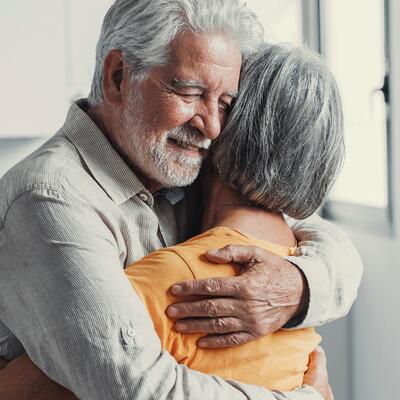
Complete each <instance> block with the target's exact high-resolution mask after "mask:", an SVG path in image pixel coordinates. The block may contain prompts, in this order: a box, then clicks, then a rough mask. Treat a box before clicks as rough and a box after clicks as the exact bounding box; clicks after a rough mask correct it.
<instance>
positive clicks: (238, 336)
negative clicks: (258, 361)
mask: <svg viewBox="0 0 400 400" xmlns="http://www.w3.org/2000/svg"><path fill="white" fill-rule="evenodd" d="M255 338H256V337H255V336H254V335H252V334H251V333H248V332H236V333H227V334H223V335H210V336H205V337H204V338H202V339H200V340H199V342H198V345H199V347H202V348H207V349H219V348H225V347H236V346H240V345H242V344H245V343H248V342H251V341H252V340H254V339H255Z"/></svg>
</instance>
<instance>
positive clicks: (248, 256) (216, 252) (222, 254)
mask: <svg viewBox="0 0 400 400" xmlns="http://www.w3.org/2000/svg"><path fill="white" fill-rule="evenodd" d="M205 254H206V257H207V258H208V259H209V260H210V261H213V262H215V263H218V264H226V263H229V262H234V263H238V264H246V263H256V262H261V261H263V256H264V257H265V254H268V253H267V252H266V251H265V250H263V249H260V248H259V247H256V246H243V245H236V244H230V245H228V246H225V247H223V248H221V249H212V250H208V251H207V252H206V253H205Z"/></svg>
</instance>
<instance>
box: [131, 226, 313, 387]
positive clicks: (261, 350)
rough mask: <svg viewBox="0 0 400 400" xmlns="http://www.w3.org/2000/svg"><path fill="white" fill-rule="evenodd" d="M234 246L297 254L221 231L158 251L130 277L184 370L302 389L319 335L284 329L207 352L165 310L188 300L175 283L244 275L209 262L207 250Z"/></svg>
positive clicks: (195, 336) (138, 264)
mask: <svg viewBox="0 0 400 400" xmlns="http://www.w3.org/2000/svg"><path fill="white" fill-rule="evenodd" d="M228 244H240V245H251V246H254V245H256V246H259V247H262V248H264V249H265V250H268V251H270V252H272V253H275V254H277V255H280V256H285V255H293V252H294V249H292V248H287V247H284V246H279V245H275V244H271V243H268V242H265V241H262V240H259V239H256V238H252V237H248V236H246V235H243V234H242V233H240V232H238V231H235V230H233V229H229V228H225V227H216V228H213V229H210V230H208V231H207V232H204V233H202V234H201V235H198V236H196V237H194V238H192V239H190V240H188V241H186V242H184V243H181V244H178V245H176V246H173V247H169V248H165V249H160V250H158V251H155V252H153V253H151V254H149V255H148V256H147V257H144V258H142V259H141V260H139V261H138V262H136V263H135V264H133V265H131V266H129V267H127V268H126V270H125V271H126V274H127V276H128V278H129V280H130V282H131V283H132V285H133V287H134V288H135V290H136V291H137V293H138V294H139V296H140V297H141V299H142V300H143V302H144V303H145V305H146V306H147V309H148V311H149V313H150V316H151V318H152V320H153V323H154V327H155V329H156V331H157V334H158V336H159V337H160V339H161V345H162V348H163V349H165V350H167V351H168V352H169V353H170V354H171V355H172V356H173V357H174V358H175V359H176V360H177V361H178V362H179V363H180V364H185V365H187V366H188V367H190V368H192V369H195V370H198V371H201V372H204V373H207V374H211V375H218V376H220V377H222V378H224V379H229V380H237V381H241V382H244V383H249V384H254V385H259V386H264V387H266V388H268V389H270V390H292V389H294V388H296V387H298V386H301V385H302V382H303V377H304V372H305V371H306V370H307V367H308V362H309V355H310V353H311V352H312V351H313V350H314V349H315V348H316V347H317V345H318V343H319V342H320V336H319V335H318V334H317V333H315V331H314V329H311V328H308V329H298V330H283V329H281V330H279V331H277V332H274V333H272V334H269V335H266V336H263V337H259V338H257V339H256V340H254V341H252V342H250V343H247V344H244V345H241V346H238V347H232V348H224V349H202V348H199V347H198V346H197V341H198V340H199V339H200V338H201V337H203V336H204V334H187V333H186V334H182V333H178V332H176V331H175V330H174V328H173V324H174V321H171V320H170V319H169V318H168V317H167V315H166V313H165V310H166V308H167V307H168V306H169V305H170V304H172V303H177V302H181V301H186V300H188V298H186V299H185V298H178V297H176V296H174V295H172V294H171V293H170V291H169V290H168V289H169V288H170V287H171V286H172V285H173V284H174V283H177V282H179V281H184V280H193V279H203V278H209V277H217V276H235V275H237V274H238V267H237V266H235V265H234V264H233V263H232V264H223V265H220V264H214V263H212V262H211V261H208V260H207V259H206V257H205V256H204V253H205V252H206V250H208V249H215V248H220V247H224V246H226V245H228ZM191 299H193V297H191Z"/></svg>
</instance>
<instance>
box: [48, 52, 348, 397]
mask: <svg viewBox="0 0 400 400" xmlns="http://www.w3.org/2000/svg"><path fill="white" fill-rule="evenodd" d="M343 153H344V145H343V135H342V111H341V105H340V98H339V94H338V90H337V87H336V84H335V81H334V79H333V77H332V75H331V73H330V72H329V71H328V70H327V68H326V67H325V66H324V64H323V63H322V62H321V61H320V60H319V59H318V58H317V57H316V56H315V55H312V54H311V53H309V52H307V51H305V50H302V49H300V48H294V47H290V46H280V45H274V46H266V47H265V48H264V49H263V50H262V51H260V52H259V53H258V54H257V55H256V56H254V57H253V58H252V59H251V60H250V61H249V62H248V63H247V65H246V66H245V67H244V71H243V79H242V84H241V90H240V96H239V98H238V100H237V103H236V104H235V107H234V109H233V111H232V113H231V115H230V118H229V121H228V123H227V126H226V128H225V130H224V132H223V133H222V134H221V135H220V137H219V138H218V139H217V141H216V142H215V144H214V146H213V151H212V157H211V159H210V160H209V165H208V168H207V172H206V174H207V179H203V184H204V185H207V190H204V191H203V192H204V193H206V194H207V196H206V198H205V199H204V203H205V210H204V213H203V223H202V232H203V233H202V234H200V235H198V236H196V237H194V238H192V239H190V240H188V241H186V242H184V243H181V244H178V245H177V246H174V247H170V248H166V249H161V250H158V251H156V252H154V253H152V254H150V255H149V256H147V257H145V258H143V259H141V260H139V261H138V262H137V263H135V264H134V265H132V266H129V267H128V268H127V269H126V274H127V276H128V278H129V280H130V281H131V283H132V285H133V286H134V288H135V290H136V292H137V294H138V295H139V297H140V298H141V299H142V301H143V302H144V303H145V304H146V306H147V309H148V311H149V315H150V317H151V319H152V321H153V323H154V326H155V328H156V331H157V333H158V335H159V337H160V340H161V345H162V347H163V349H165V350H167V351H168V352H169V353H170V354H171V355H172V356H173V357H175V358H176V359H177V361H178V362H179V363H182V364H186V365H187V366H188V367H190V368H192V369H196V370H199V371H202V372H205V373H208V374H213V375H218V376H221V377H223V378H225V379H231V380H238V381H242V382H245V383H251V384H256V385H260V386H265V387H267V388H268V389H272V390H279V391H290V390H295V389H296V388H298V387H300V386H301V385H302V384H303V383H304V382H306V383H313V382H310V381H309V380H308V381H307V379H306V380H305V376H304V374H305V372H306V371H307V368H308V364H309V357H310V354H311V353H312V352H313V350H314V349H315V348H316V346H317V345H318V343H319V340H320V338H319V336H318V335H317V334H316V333H315V332H314V330H313V329H299V330H279V331H277V332H275V333H272V334H269V335H263V332H259V334H260V336H259V337H258V338H257V339H256V340H254V341H251V342H249V343H247V344H245V345H243V346H239V347H232V348H225V349H208V348H207V347H199V346H198V341H199V340H200V339H201V338H202V337H203V336H204V335H205V334H207V332H206V330H204V333H203V334H198V333H179V332H178V331H177V330H175V328H181V329H182V328H184V327H182V326H180V327H179V324H178V325H177V326H176V327H174V322H173V321H171V319H169V318H168V317H167V315H166V313H165V311H166V309H167V307H168V306H170V305H171V304H172V303H175V302H177V301H178V298H177V297H175V296H174V294H173V293H172V292H171V291H170V290H169V288H170V287H171V286H172V285H173V284H174V283H176V282H179V281H184V280H192V279H201V278H207V277H213V276H215V277H217V276H218V277H224V276H226V277H228V276H229V277H232V276H235V275H238V272H239V271H238V267H237V266H236V265H235V264H234V262H235V261H237V262H240V260H235V259H224V255H223V253H222V254H221V253H219V255H218V256H216V255H215V253H213V251H212V250H210V249H213V248H220V247H223V246H225V245H230V246H232V245H233V246H234V245H235V244H239V245H248V246H258V247H261V248H262V249H264V250H263V251H265V252H272V253H275V254H277V255H280V256H282V257H285V256H295V255H296V251H297V250H296V240H295V237H294V235H293V234H292V232H291V230H290V229H289V226H288V224H287V223H286V220H285V217H284V214H286V215H289V216H291V217H294V218H298V219H300V218H305V217H307V216H309V215H311V214H312V213H314V212H315V211H316V210H317V209H318V207H320V206H321V204H322V203H323V201H324V199H325V198H326V196H327V194H328V192H329V189H330V188H331V186H332V184H333V182H334V180H335V177H336V176H337V173H338V170H339V167H340V165H341V162H342V158H343ZM207 251H208V253H207V257H208V258H207V257H205V253H206V252H207ZM209 259H211V260H213V261H214V262H215V261H216V262H218V263H220V265H218V266H216V265H215V263H213V262H210V260H209ZM246 268H248V269H249V270H257V269H259V268H271V269H273V271H272V272H273V273H276V274H280V272H281V271H280V270H279V268H278V267H276V268H275V267H274V266H268V267H266V266H264V265H263V264H262V263H260V262H259V260H258V259H257V256H256V257H255V259H254V261H253V262H252V263H250V264H248V265H247V266H246ZM274 268H275V270H274ZM236 279H238V280H240V279H245V278H243V277H242V276H240V275H238V276H237V278H236ZM283 281H284V280H283ZM260 284H262V283H260ZM248 289H249V291H251V290H252V288H251V287H249V288H248ZM231 290H232V291H233V290H234V287H232V289H231ZM281 294H282V296H284V295H285V287H284V286H282V287H281ZM225 295H226V296H227V297H229V296H230V295H231V293H229V289H228V291H227V293H225ZM183 300H184V299H183ZM191 300H193V298H191ZM179 301H182V298H181V297H180V298H179ZM209 305H210V309H211V310H213V311H214V313H213V314H214V315H215V317H216V319H215V320H216V323H217V324H220V325H221V328H223V331H224V332H226V331H227V330H228V331H229V326H232V327H235V328H237V326H236V324H237V323H238V321H240V320H239V319H237V318H235V314H236V311H237V304H236V303H235V302H234V300H232V304H231V305H232V313H231V317H230V318H225V319H218V316H219V315H218V309H217V308H215V309H213V307H214V306H213V302H212V300H210V302H209ZM260 306H263V302H260V303H257V302H256V301H255V302H254V303H253V305H252V307H253V308H254V309H257V308H258V307H260ZM247 311H248V312H249V313H251V312H252V310H251V309H248V310H247ZM183 323H184V322H183ZM181 324H182V322H181ZM200 324H201V322H200ZM198 328H199V329H197V331H199V330H200V331H201V330H202V327H201V325H200V326H199V327H198ZM227 328H228V329H227ZM240 328H241V333H240V334H241V335H243V336H248V335H250V334H249V333H248V332H247V329H246V326H241V327H240ZM221 330H222V329H221ZM235 330H236V329H235ZM133 336H134V334H133V332H128V331H127V332H123V334H122V338H121V339H122V340H123V341H125V342H126V343H127V344H128V343H129V342H130V341H132V340H134V339H132V338H133ZM94 368H95V366H94ZM49 387H51V386H49ZM316 387H317V389H318V390H319V391H320V392H321V394H322V395H323V396H324V397H325V398H326V399H329V398H330V394H329V389H328V384H327V381H326V384H325V389H321V386H320V385H318V384H317V383H316ZM52 390H56V389H54V388H53V389H52ZM298 390H307V388H306V389H304V388H303V389H298ZM48 396H49V398H50V394H48ZM65 396H68V394H65ZM59 398H60V399H61V398H62V396H61V395H59ZM65 398H68V397H65ZM316 398H317V397H316Z"/></svg>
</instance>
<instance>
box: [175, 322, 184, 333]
mask: <svg viewBox="0 0 400 400" xmlns="http://www.w3.org/2000/svg"><path fill="white" fill-rule="evenodd" d="M175 328H176V329H177V330H178V331H184V330H186V328H187V325H186V324H183V323H182V322H178V323H177V324H175Z"/></svg>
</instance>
